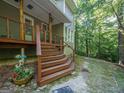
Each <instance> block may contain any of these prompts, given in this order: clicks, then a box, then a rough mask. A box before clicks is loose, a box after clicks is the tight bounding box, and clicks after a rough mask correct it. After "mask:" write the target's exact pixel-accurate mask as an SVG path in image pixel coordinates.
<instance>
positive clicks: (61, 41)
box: [54, 34, 75, 61]
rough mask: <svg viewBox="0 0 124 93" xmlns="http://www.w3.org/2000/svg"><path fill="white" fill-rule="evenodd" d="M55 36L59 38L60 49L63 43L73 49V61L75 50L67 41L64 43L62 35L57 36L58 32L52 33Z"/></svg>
mask: <svg viewBox="0 0 124 93" xmlns="http://www.w3.org/2000/svg"><path fill="white" fill-rule="evenodd" d="M54 35H55V36H57V37H59V38H60V43H61V44H60V47H61V49H62V47H63V44H65V45H66V46H68V47H69V48H70V49H71V50H72V51H73V61H75V50H74V49H73V47H72V46H70V45H69V44H68V43H66V42H65V41H64V40H63V36H59V35H58V34H54Z"/></svg>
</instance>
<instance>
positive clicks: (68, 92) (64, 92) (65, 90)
mask: <svg viewBox="0 0 124 93" xmlns="http://www.w3.org/2000/svg"><path fill="white" fill-rule="evenodd" d="M52 93H74V92H73V91H72V89H71V88H70V87H69V86H65V87H62V88H59V89H55V90H53V91H52Z"/></svg>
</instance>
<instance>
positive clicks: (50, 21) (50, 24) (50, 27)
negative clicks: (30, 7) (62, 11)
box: [49, 14, 52, 44]
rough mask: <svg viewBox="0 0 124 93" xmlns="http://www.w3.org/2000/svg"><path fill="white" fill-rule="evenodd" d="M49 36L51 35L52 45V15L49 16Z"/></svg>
mask: <svg viewBox="0 0 124 93" xmlns="http://www.w3.org/2000/svg"><path fill="white" fill-rule="evenodd" d="M49 34H50V41H49V42H50V43H51V44H52V15H51V14H49Z"/></svg>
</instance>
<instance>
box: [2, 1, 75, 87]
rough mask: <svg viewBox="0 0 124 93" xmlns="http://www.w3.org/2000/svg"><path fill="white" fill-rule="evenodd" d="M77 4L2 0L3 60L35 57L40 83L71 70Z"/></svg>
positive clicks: (54, 78) (50, 80) (42, 83)
mask: <svg viewBox="0 0 124 93" xmlns="http://www.w3.org/2000/svg"><path fill="white" fill-rule="evenodd" d="M74 8H75V4H74V2H73V0H0V61H1V62H2V61H3V60H4V63H5V62H6V60H10V59H13V58H14V56H15V55H17V54H21V55H26V56H28V58H31V57H33V58H35V61H34V62H33V63H35V64H37V70H36V72H37V82H38V84H39V85H44V84H47V83H49V82H52V81H53V80H56V79H58V78H60V77H63V76H65V75H67V74H70V73H71V72H72V71H73V70H74V62H73V61H74V60H73V57H74V55H73V54H74V33H75V31H74V16H73V10H74ZM68 55H70V56H68ZM71 57H72V58H71ZM27 63H30V62H27ZM9 64H12V63H11V62H9Z"/></svg>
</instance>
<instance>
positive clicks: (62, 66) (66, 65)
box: [42, 60, 71, 74]
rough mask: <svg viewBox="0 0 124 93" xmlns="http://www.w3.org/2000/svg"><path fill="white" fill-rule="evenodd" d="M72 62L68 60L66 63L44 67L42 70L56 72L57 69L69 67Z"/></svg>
mask: <svg viewBox="0 0 124 93" xmlns="http://www.w3.org/2000/svg"><path fill="white" fill-rule="evenodd" d="M70 64H71V60H68V61H67V62H66V63H65V64H61V65H57V66H53V67H49V68H46V69H43V70H42V73H45V74H46V73H47V72H48V73H49V74H51V73H55V72H57V71H60V70H63V69H67V68H68V67H69V66H70Z"/></svg>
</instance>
